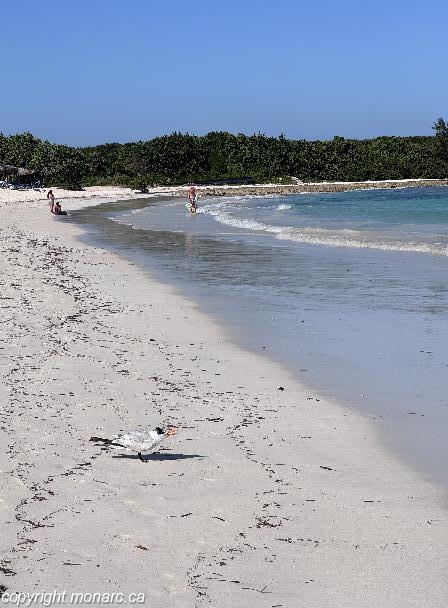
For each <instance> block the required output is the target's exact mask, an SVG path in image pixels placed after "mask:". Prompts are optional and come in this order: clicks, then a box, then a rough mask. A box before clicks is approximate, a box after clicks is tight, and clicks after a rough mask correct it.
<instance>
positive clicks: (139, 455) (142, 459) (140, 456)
mask: <svg viewBox="0 0 448 608" xmlns="http://www.w3.org/2000/svg"><path fill="white" fill-rule="evenodd" d="M138 457H139V458H140V460H141V461H142V462H145V459H144V458H143V456H142V453H141V452H139V453H138Z"/></svg>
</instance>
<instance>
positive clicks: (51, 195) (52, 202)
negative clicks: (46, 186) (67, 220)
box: [47, 190, 54, 213]
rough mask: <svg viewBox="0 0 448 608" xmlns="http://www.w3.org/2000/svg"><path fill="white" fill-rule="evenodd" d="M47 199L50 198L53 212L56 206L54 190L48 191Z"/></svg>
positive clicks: (49, 202)
mask: <svg viewBox="0 0 448 608" xmlns="http://www.w3.org/2000/svg"><path fill="white" fill-rule="evenodd" d="M47 199H48V206H49V207H50V211H51V212H52V213H53V207H54V194H53V190H49V191H48V192H47Z"/></svg>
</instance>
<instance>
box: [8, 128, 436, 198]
mask: <svg viewBox="0 0 448 608" xmlns="http://www.w3.org/2000/svg"><path fill="white" fill-rule="evenodd" d="M433 129H434V132H435V133H434V136H419V137H377V138H374V139H365V140H356V139H345V138H344V137H334V138H333V139H332V140H330V141H307V140H289V139H286V138H285V137H284V136H283V135H281V136H280V137H267V136H266V135H263V134H260V133H259V134H256V135H251V136H247V135H242V134H238V135H234V134H231V133H226V132H212V133H208V134H207V135H204V136H195V135H189V134H181V133H173V134H171V135H165V136H163V137H156V138H154V139H151V140H149V141H138V142H133V143H124V144H118V143H110V144H103V145H99V146H88V147H83V148H74V147H70V146H65V145H60V144H53V143H50V142H48V141H46V140H41V139H38V138H36V137H34V136H33V135H32V134H31V133H21V134H17V135H11V136H5V135H3V134H1V133H0V165H15V166H20V167H26V168H30V169H34V170H36V172H37V173H38V174H39V175H40V177H41V179H43V181H44V183H45V184H46V185H53V186H59V187H66V188H70V189H78V188H80V187H82V186H88V185H127V186H131V187H134V188H142V187H144V186H147V185H149V186H151V185H174V184H181V183H188V182H201V181H209V180H217V179H228V178H242V177H245V178H246V177H249V178H251V179H253V180H255V181H258V182H266V181H274V182H275V181H287V180H288V179H289V177H290V176H294V177H296V178H298V179H300V180H302V181H304V182H309V181H364V180H384V179H406V178H435V179H441V178H445V177H448V125H447V123H446V122H445V120H444V119H443V118H439V119H438V120H437V121H436V122H435V123H434V126H433Z"/></svg>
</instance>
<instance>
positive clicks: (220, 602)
mask: <svg viewBox="0 0 448 608" xmlns="http://www.w3.org/2000/svg"><path fill="white" fill-rule="evenodd" d="M70 205H71V203H70V202H69V201H67V203H66V205H65V208H66V209H68V210H69V209H70ZM73 205H74V204H73ZM0 216H1V223H0V225H1V232H0V234H1V237H2V238H1V249H0V255H1V263H2V277H1V290H0V294H1V300H0V305H1V307H2V315H1V328H2V331H1V342H0V348H1V351H2V355H3V356H2V367H1V388H0V397H1V400H2V405H3V407H2V413H1V425H0V436H1V438H2V446H4V447H3V450H1V451H0V471H1V473H0V492H1V498H2V501H1V502H0V517H1V529H2V538H1V541H0V543H1V561H0V585H1V584H3V585H5V586H6V587H8V590H10V591H12V590H16V591H43V590H49V591H52V590H53V589H58V590H67V591H69V592H70V591H77V592H80V591H88V592H94V591H101V592H112V591H122V592H124V593H129V592H140V591H141V592H144V593H145V594H146V604H145V605H147V606H152V607H153V606H163V607H171V606H172V607H179V608H180V607H182V608H183V607H189V606H191V607H193V606H194V607H196V606H198V607H199V606H206V605H211V606H229V607H233V606H234V607H235V608H236V607H240V606H247V607H251V606H254V607H255V606H257V607H263V606H266V607H268V606H269V607H273V606H277V607H280V606H282V607H291V608H293V607H296V606H297V605H302V604H303V605H304V606H308V607H315V608H321V607H323V606H332V607H333V606H344V608H351V607H353V608H355V607H356V608H358V607H359V606H362V607H363V608H370V607H372V608H373V607H375V608H377V607H378V606H386V607H388V608H391V607H397V608H398V607H399V608H402V607H403V606H404V605H405V606H415V607H416V608H417V607H418V608H422V607H427V608H438V607H440V608H442V606H443V607H444V606H445V605H446V597H447V596H448V583H447V581H446V576H445V572H446V567H447V549H446V541H447V533H446V522H447V518H446V508H445V504H444V497H443V495H442V494H441V491H440V490H438V489H437V488H436V487H433V486H431V485H430V484H428V483H427V482H425V481H423V479H422V478H421V477H420V476H418V475H417V474H416V473H415V472H413V471H412V470H411V469H410V468H408V467H406V466H405V465H404V464H403V463H402V462H400V461H399V460H398V459H396V458H395V457H394V456H393V455H391V454H389V453H387V452H386V451H385V449H384V448H383V447H382V446H381V445H379V443H378V442H377V441H376V439H375V430H376V429H375V421H374V420H372V419H365V418H363V417H362V416H360V415H357V414H356V413H354V412H353V411H348V410H346V409H344V408H342V407H341V406H340V405H338V404H337V403H335V402H331V401H328V400H325V399H322V398H320V397H318V396H317V395H315V394H313V393H312V392H310V391H309V390H307V389H306V387H304V386H302V385H300V384H299V383H298V381H297V380H296V379H295V378H294V377H293V376H292V375H291V374H290V373H289V372H288V371H287V370H286V369H284V368H283V367H282V366H280V365H277V364H274V363H272V362H270V361H269V360H266V359H265V358H263V357H260V356H258V355H256V354H254V353H249V352H246V351H244V350H241V349H239V348H236V347H235V346H234V345H233V344H232V343H231V342H230V340H229V339H228V337H227V336H226V335H225V334H224V332H223V331H222V330H221V329H220V328H219V327H218V326H217V325H215V324H214V323H213V322H212V321H211V320H210V319H209V318H208V317H206V316H204V315H203V314H202V313H200V312H199V311H198V310H197V308H196V307H195V306H194V304H193V303H192V302H190V301H189V300H187V299H185V298H182V297H180V296H179V295H178V294H177V293H176V292H175V291H174V289H173V288H172V287H169V286H166V285H164V284H162V283H159V282H157V281H155V280H154V279H153V278H152V277H151V276H149V275H148V274H147V273H145V272H144V271H142V270H140V269H139V268H137V267H136V266H135V265H134V264H133V263H132V262H130V261H127V260H126V259H125V258H124V257H119V256H117V255H116V254H113V253H111V252H108V251H105V250H102V249H99V248H96V247H93V246H87V245H83V244H81V243H80V242H79V240H78V239H77V237H78V236H79V234H80V229H79V228H78V227H76V226H74V225H72V224H69V223H67V222H65V223H64V221H63V219H62V218H53V217H51V216H50V215H49V214H48V211H47V208H46V203H45V202H44V201H43V202H40V203H36V204H35V205H33V206H32V207H27V208H26V209H24V208H22V207H21V206H20V205H17V206H15V207H14V214H12V213H11V206H9V207H8V208H3V207H1V208H0ZM160 423H163V424H168V423H170V424H175V425H176V426H177V427H178V429H179V430H178V435H177V436H176V437H175V438H173V439H172V440H170V441H167V442H166V443H165V444H164V445H163V448H162V450H161V451H160V452H159V453H158V454H154V455H153V456H152V457H151V459H150V460H149V462H147V463H145V464H143V463H141V462H140V461H139V460H138V459H136V458H133V457H129V455H125V456H124V457H120V454H119V453H113V454H112V453H110V452H109V451H107V450H102V449H100V448H99V447H97V446H95V445H94V444H92V443H89V441H88V439H89V437H90V436H91V435H99V436H109V435H110V434H112V433H114V432H117V431H120V430H128V429H132V428H135V427H137V426H138V425H151V426H156V425H158V424H160Z"/></svg>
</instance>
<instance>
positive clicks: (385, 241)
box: [202, 202, 448, 256]
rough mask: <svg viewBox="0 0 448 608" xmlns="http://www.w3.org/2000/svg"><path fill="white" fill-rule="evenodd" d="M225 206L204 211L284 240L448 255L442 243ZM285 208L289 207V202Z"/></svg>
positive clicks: (212, 206)
mask: <svg viewBox="0 0 448 608" xmlns="http://www.w3.org/2000/svg"><path fill="white" fill-rule="evenodd" d="M226 206H227V209H228V203H225V202H222V203H218V204H216V205H209V206H208V208H207V207H204V208H203V210H202V212H203V213H208V214H209V215H212V216H213V217H214V219H215V220H216V221H218V222H220V223H221V224H225V225H227V226H231V227H233V228H240V229H244V230H250V231H256V232H264V233H266V232H267V233H270V234H272V235H273V236H275V238H278V239H281V240H285V241H294V242H297V243H308V244H311V245H325V246H327V247H348V248H355V249H378V250H384V251H403V252H405V251H408V252H416V253H426V254H431V255H443V256H448V247H447V245H446V244H443V243H440V242H437V243H429V242H423V241H421V242H418V241H405V240H398V239H395V238H394V237H392V236H389V235H380V234H374V233H373V232H368V231H364V232H363V231H359V230H351V229H347V228H346V229H340V230H329V229H327V228H313V227H300V228H295V227H292V226H274V225H272V224H265V223H263V222H260V221H257V220H251V219H244V218H238V217H235V216H233V215H231V213H230V212H229V211H227V210H225V207H226ZM286 207H290V206H289V205H286ZM277 209H278V207H277Z"/></svg>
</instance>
